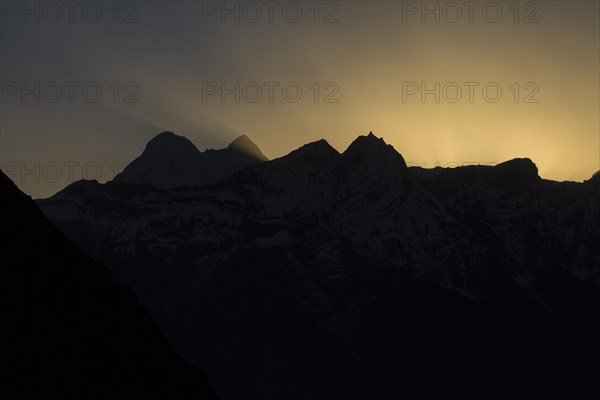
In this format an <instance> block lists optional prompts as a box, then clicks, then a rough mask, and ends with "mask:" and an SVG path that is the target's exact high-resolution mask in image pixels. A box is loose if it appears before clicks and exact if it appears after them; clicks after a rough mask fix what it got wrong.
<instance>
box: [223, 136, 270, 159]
mask: <svg viewBox="0 0 600 400" xmlns="http://www.w3.org/2000/svg"><path fill="white" fill-rule="evenodd" d="M227 148H228V149H231V150H236V151H239V152H242V153H245V154H246V155H248V156H251V157H253V158H255V159H256V160H258V161H268V158H267V157H266V156H265V155H264V154H263V153H262V151H260V148H259V147H258V146H257V145H256V144H255V143H254V142H253V141H252V140H250V138H249V137H248V136H246V135H240V136H238V137H237V138H235V139H234V141H233V142H231V143H230V144H229V146H227Z"/></svg>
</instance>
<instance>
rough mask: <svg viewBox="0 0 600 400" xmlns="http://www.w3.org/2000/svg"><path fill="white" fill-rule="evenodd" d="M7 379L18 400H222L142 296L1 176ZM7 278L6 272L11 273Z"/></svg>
mask: <svg viewBox="0 0 600 400" xmlns="http://www.w3.org/2000/svg"><path fill="white" fill-rule="evenodd" d="M0 187H1V188H2V191H1V196H0V213H1V221H2V260H3V261H2V266H3V271H4V282H5V285H4V292H5V293H4V294H5V299H6V300H5V301H7V303H8V304H6V303H5V305H4V307H3V308H4V310H5V311H6V312H7V314H5V315H4V317H3V323H2V326H3V331H4V333H5V335H6V336H5V338H6V339H5V340H6V341H5V346H6V348H5V350H3V361H4V366H5V372H4V378H5V379H6V381H7V382H8V388H7V387H6V386H5V387H4V391H5V393H6V391H8V392H9V393H12V394H11V396H12V397H11V398H38V399H42V398H55V397H56V398H78V399H90V398H106V399H114V398H123V397H124V396H131V398H136V399H138V398H142V399H143V398H165V399H167V398H168V399H174V398H189V399H215V398H216V397H215V396H214V394H213V393H212V390H211V389H210V388H209V387H208V384H207V380H206V377H205V375H204V373H203V372H202V371H200V370H198V369H196V368H194V367H191V366H189V365H187V364H186V363H185V362H184V361H182V360H181V359H180V358H178V357H177V356H176V355H175V354H174V353H173V352H172V351H171V349H170V347H169V345H168V343H167V342H166V341H165V340H164V339H163V337H162V336H161V335H160V333H159V331H158V330H157V329H156V327H155V325H154V323H153V321H152V319H151V317H150V315H148V314H147V312H146V311H145V310H143V309H142V308H141V307H140V306H139V304H138V303H137V300H136V298H135V296H134V295H133V294H132V293H131V292H130V291H129V290H127V289H125V288H123V287H122V286H120V285H119V284H116V283H114V282H113V281H112V280H111V279H110V277H109V271H108V270H106V269H105V268H104V267H103V266H102V265H101V264H99V263H96V262H94V261H92V260H91V259H89V258H88V257H87V256H85V255H84V254H83V253H82V252H81V251H80V250H79V249H78V248H77V247H75V246H74V245H73V244H71V243H70V242H69V241H68V240H67V239H66V238H65V237H64V236H63V235H62V233H60V231H58V230H57V229H56V228H55V227H54V226H52V225H51V224H50V223H49V222H48V220H47V219H46V217H44V215H43V214H42V213H41V211H40V210H39V209H38V207H37V206H36V205H35V203H34V202H33V201H32V200H31V199H30V198H29V197H28V196H26V195H24V194H23V193H22V192H20V191H19V190H18V189H17V187H16V186H15V185H14V184H13V183H12V182H11V181H10V180H9V179H8V178H7V177H6V176H5V175H4V174H0ZM7 273H8V274H7Z"/></svg>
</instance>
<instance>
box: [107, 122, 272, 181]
mask: <svg viewBox="0 0 600 400" xmlns="http://www.w3.org/2000/svg"><path fill="white" fill-rule="evenodd" d="M263 161H267V157H265V155H264V154H262V152H261V151H260V149H259V148H258V147H257V146H256V145H255V144H254V143H253V142H252V141H251V140H250V139H249V138H248V137H247V136H246V135H242V136H240V137H238V138H237V139H235V140H234V141H233V142H232V143H231V144H230V145H229V146H228V147H227V148H225V149H221V150H212V149H210V150H206V151H205V152H200V151H198V149H197V148H196V146H194V144H193V143H192V142H190V141H189V140H188V139H187V138H185V137H183V136H178V135H175V134H174V133H173V132H163V133H161V134H159V135H157V136H156V137H154V138H153V139H152V140H150V141H149V142H148V144H147V145H146V149H145V150H144V152H143V153H142V155H141V156H139V157H138V158H136V159H135V160H133V161H132V162H131V163H130V164H129V165H128V166H127V167H125V169H124V170H123V172H121V173H120V174H118V175H117V176H116V177H115V179H114V180H115V182H129V183H143V184H149V185H153V186H156V187H159V188H171V187H176V186H193V185H206V184H210V183H214V182H217V181H219V180H221V179H224V178H226V177H228V176H230V175H231V174H232V173H234V172H236V171H238V170H240V169H242V168H244V167H247V166H250V165H255V164H259V163H261V162H263Z"/></svg>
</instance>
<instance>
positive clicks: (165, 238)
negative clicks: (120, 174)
mask: <svg viewBox="0 0 600 400" xmlns="http://www.w3.org/2000/svg"><path fill="white" fill-rule="evenodd" d="M594 183H596V182H595V181H594V180H593V179H591V180H590V181H587V182H585V183H583V184H578V183H568V182H565V183H557V182H551V181H545V180H543V179H541V178H539V176H538V174H537V168H536V167H535V165H534V164H533V163H532V162H531V161H530V160H527V159H517V160H511V161H508V162H506V163H503V164H500V165H498V166H495V167H485V166H471V167H461V168H455V169H442V168H436V169H434V170H422V169H419V168H407V167H406V164H405V162H404V159H403V158H402V156H401V155H400V154H399V153H397V152H396V151H395V150H394V149H393V148H392V147H391V146H388V145H386V144H385V142H383V141H382V140H381V139H377V138H375V137H374V136H373V135H367V136H363V137H359V138H358V139H357V140H356V141H355V142H353V143H352V144H351V145H350V146H349V148H348V149H347V150H346V151H345V152H344V153H342V154H339V153H338V152H337V151H336V150H335V149H333V148H331V146H329V145H328V144H327V142H325V141H318V142H315V143H310V144H308V145H306V146H303V147H302V148H300V149H298V150H296V151H294V152H292V153H290V154H289V155H287V156H285V157H282V158H280V159H276V160H273V161H269V162H264V163H261V164H260V165H254V166H250V167H247V168H244V169H242V170H240V171H239V172H237V173H235V174H233V175H232V176H231V177H229V178H227V179H224V180H222V181H220V182H217V183H215V184H213V185H208V186H204V187H187V188H177V189H172V190H160V189H156V188H153V187H150V186H142V185H131V184H119V183H108V184H105V185H99V184H97V183H94V182H79V183H76V184H73V185H71V186H70V187H69V188H67V189H65V190H64V191H62V192H60V193H58V194H57V195H55V196H54V197H53V198H51V199H47V200H43V201H40V202H39V204H40V206H41V208H42V209H43V210H44V212H45V213H46V214H47V215H48V217H49V218H50V219H51V220H52V221H53V222H54V223H55V224H56V225H57V226H58V227H60V229H61V230H63V232H65V234H66V235H67V236H69V237H70V238H72V240H74V241H77V243H78V244H79V245H80V246H81V247H82V248H83V249H84V250H85V251H86V252H88V254H90V255H92V256H94V257H97V258H98V259H100V260H102V261H104V262H105V263H106V264H107V265H109V266H110V267H111V269H112V270H113V271H115V275H114V277H115V279H117V280H119V281H121V282H124V283H126V284H128V285H130V286H132V287H133V288H134V289H135V292H136V293H137V294H138V296H139V297H140V299H141V301H142V302H143V304H144V305H146V307H148V309H150V310H151V311H152V313H153V315H154V317H155V319H156V320H157V322H158V324H159V325H160V327H161V329H162V330H163V332H165V334H166V335H167V337H168V338H169V339H170V341H171V343H172V344H173V346H174V347H175V348H176V349H177V350H178V351H179V352H180V353H181V354H183V355H185V357H186V358H187V359H188V360H190V361H192V362H194V363H198V364H202V363H203V362H206V364H202V365H206V366H207V370H208V371H209V373H210V374H211V375H210V376H211V380H213V374H214V384H215V387H217V389H218V390H219V393H220V394H222V396H224V397H225V398H232V399H233V398H257V399H258V398H261V399H265V398H267V399H271V398H272V399H278V398H301V399H320V398H323V399H325V398H349V399H354V398H356V399H358V398H361V399H363V398H382V399H383V398H423V399H431V398H449V397H450V398H452V397H454V398H498V399H500V398H539V397H543V396H544V395H548V396H550V395H552V396H556V395H557V394H559V395H560V396H563V397H564V396H567V397H569V396H572V395H573V393H577V394H581V396H583V397H584V398H585V396H588V397H589V396H590V395H592V396H593V395H594V394H595V393H597V390H598V388H597V386H596V384H597V381H596V380H595V378H594V376H595V374H596V371H598V368H599V367H600V366H599V364H598V360H600V349H599V348H598V344H597V343H598V342H597V341H596V340H595V339H594V338H595V336H596V335H598V334H600V318H598V315H597V312H596V311H595V310H596V304H598V302H599V301H600V297H599V292H598V286H599V284H600V250H599V248H598V246H597V245H596V244H595V243H598V242H599V239H600V201H599V198H600V192H599V191H598V190H597V189H598V185H595V184H594ZM252 365H260V368H251V369H252V371H251V372H250V373H249V374H243V373H242V372H243V371H246V370H247V369H248V366H252ZM232 376H233V377H235V378H231V377H232ZM232 382H234V384H232ZM560 396H559V397H560ZM581 396H580V397H581Z"/></svg>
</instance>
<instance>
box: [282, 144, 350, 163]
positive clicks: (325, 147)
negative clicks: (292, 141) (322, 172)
mask: <svg viewBox="0 0 600 400" xmlns="http://www.w3.org/2000/svg"><path fill="white" fill-rule="evenodd" d="M289 155H290V156H293V157H298V158H301V159H307V160H310V161H317V160H329V159H335V157H337V156H339V155H340V153H338V151H337V150H336V149H334V148H333V147H332V146H331V145H330V144H329V143H328V142H327V140H325V139H321V140H317V141H316V142H311V143H307V144H305V145H304V146H302V147H300V148H298V149H296V150H294V151H292V152H291V153H290V154H289Z"/></svg>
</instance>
